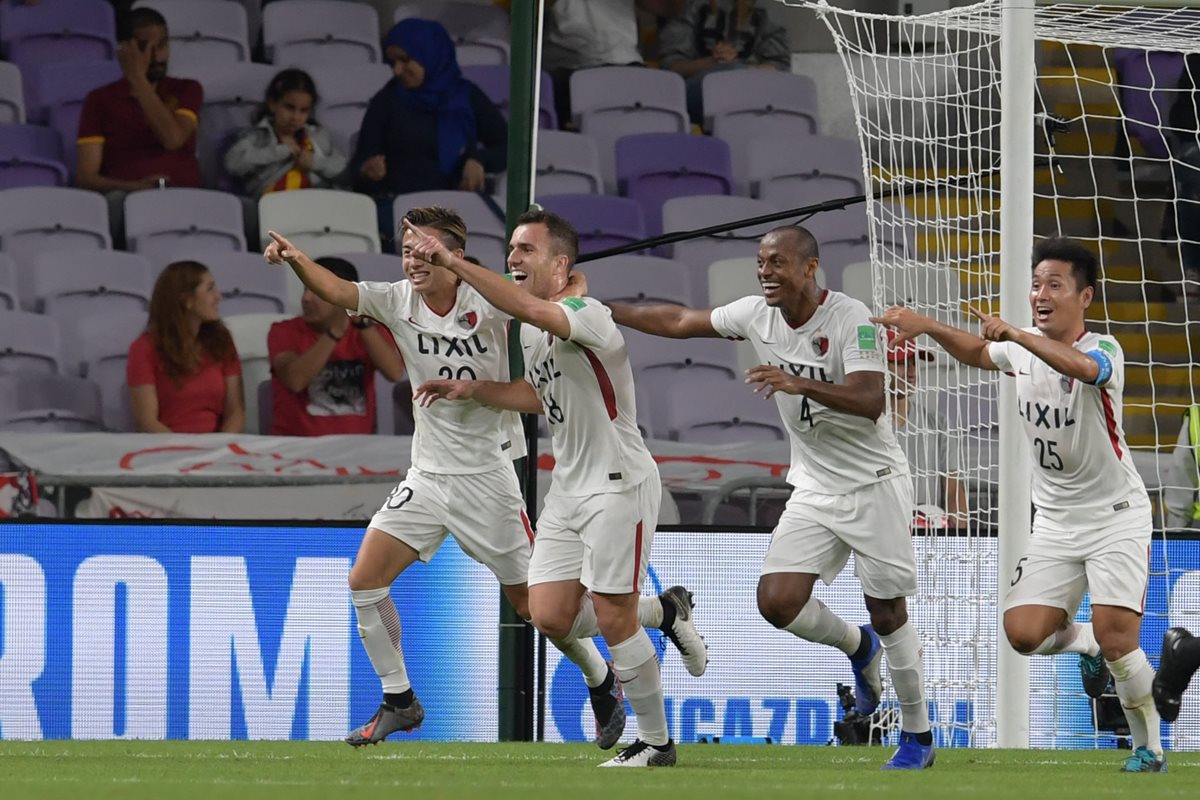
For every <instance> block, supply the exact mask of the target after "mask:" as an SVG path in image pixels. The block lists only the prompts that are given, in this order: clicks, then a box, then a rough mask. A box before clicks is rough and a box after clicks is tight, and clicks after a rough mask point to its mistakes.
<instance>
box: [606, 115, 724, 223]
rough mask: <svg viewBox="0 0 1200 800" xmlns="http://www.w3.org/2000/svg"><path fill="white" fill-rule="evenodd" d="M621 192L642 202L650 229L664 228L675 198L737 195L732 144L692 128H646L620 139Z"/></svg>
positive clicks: (617, 148) (617, 152) (618, 159)
mask: <svg viewBox="0 0 1200 800" xmlns="http://www.w3.org/2000/svg"><path fill="white" fill-rule="evenodd" d="M616 167H617V184H618V186H619V187H620V190H621V194H622V195H624V196H625V197H629V198H630V199H633V200H636V201H637V202H638V204H640V205H641V207H642V214H643V215H644V218H645V220H646V232H647V233H648V234H650V235H651V236H654V235H657V234H658V233H660V232H661V231H662V206H663V203H664V202H666V201H667V200H670V199H671V198H673V197H687V196H690V195H715V194H732V192H733V174H732V172H731V168H730V164H729V145H727V144H725V143H724V142H722V141H721V140H719V139H713V138H711V137H708V136H693V135H691V134H688V133H641V134H634V135H632V136H623V137H621V138H620V139H618V140H617V143H616Z"/></svg>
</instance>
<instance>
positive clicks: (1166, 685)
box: [1154, 628, 1200, 722]
mask: <svg viewBox="0 0 1200 800" xmlns="http://www.w3.org/2000/svg"><path fill="white" fill-rule="evenodd" d="M1197 669H1200V637H1196V636H1193V635H1192V634H1191V633H1190V632H1189V631H1188V629H1187V628H1168V629H1167V632H1166V633H1164V634H1163V645H1162V660H1161V661H1160V662H1159V665H1158V672H1157V673H1155V675H1154V706H1155V707H1156V708H1157V709H1158V713H1159V714H1161V715H1162V718H1163V719H1165V720H1166V721H1167V722H1174V721H1175V720H1177V719H1179V704H1180V702H1181V701H1182V699H1183V693H1184V692H1186V691H1187V688H1188V684H1189V683H1191V682H1192V676H1193V675H1195V674H1196V670H1197Z"/></svg>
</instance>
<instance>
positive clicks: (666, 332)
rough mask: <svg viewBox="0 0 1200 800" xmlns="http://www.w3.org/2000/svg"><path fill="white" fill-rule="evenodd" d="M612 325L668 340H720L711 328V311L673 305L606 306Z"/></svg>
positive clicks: (618, 304)
mask: <svg viewBox="0 0 1200 800" xmlns="http://www.w3.org/2000/svg"><path fill="white" fill-rule="evenodd" d="M608 307H609V308H610V309H612V317H613V322H615V323H617V324H618V325H624V326H625V327H627V328H633V329H634V330H637V331H641V332H643V333H652V334H654V335H655V336H666V337H668V338H671V339H694V338H697V337H702V336H708V337H715V338H722V337H721V334H719V333H717V331H716V329H715V328H713V324H712V310H711V309H700V308H688V307H687V306H676V305H668V304H662V305H631V304H629V303H609V304H608Z"/></svg>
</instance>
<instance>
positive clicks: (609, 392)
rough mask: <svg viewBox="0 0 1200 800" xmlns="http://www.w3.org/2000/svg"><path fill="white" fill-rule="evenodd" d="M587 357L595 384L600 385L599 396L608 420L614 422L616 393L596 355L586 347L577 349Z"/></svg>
mask: <svg viewBox="0 0 1200 800" xmlns="http://www.w3.org/2000/svg"><path fill="white" fill-rule="evenodd" d="M579 349H580V350H582V351H583V352H584V355H586V356H587V359H588V363H589V364H591V365H592V371H593V372H595V373H596V383H598V384H600V396H601V397H603V398H604V408H605V409H607V411H608V418H609V419H610V420H614V419H616V418H617V393H616V392H614V391H613V385H612V381H611V380H609V377H608V370H606V369H604V365H603V364H601V363H600V359H599V358H597V357H596V354H595V353H593V352H592V351H591V350H588V349H587V348H586V347H581V348H579Z"/></svg>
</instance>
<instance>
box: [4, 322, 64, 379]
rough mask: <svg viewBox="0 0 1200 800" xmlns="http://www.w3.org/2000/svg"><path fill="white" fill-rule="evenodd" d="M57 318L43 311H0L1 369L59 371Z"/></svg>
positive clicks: (61, 358)
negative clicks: (42, 312)
mask: <svg viewBox="0 0 1200 800" xmlns="http://www.w3.org/2000/svg"><path fill="white" fill-rule="evenodd" d="M62 363H63V357H62V338H61V336H60V334H59V327H58V322H57V321H55V320H53V319H51V318H50V317H47V316H43V315H42V314H30V313H27V312H24V311H8V312H5V313H3V314H0V373H8V372H12V373H17V372H42V373H57V372H60V371H62V370H61V366H62Z"/></svg>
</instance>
